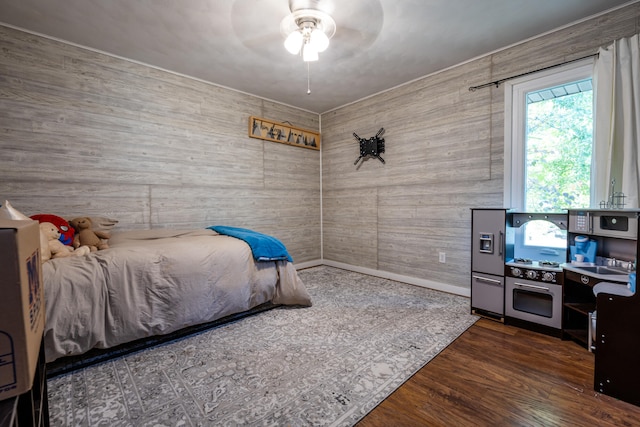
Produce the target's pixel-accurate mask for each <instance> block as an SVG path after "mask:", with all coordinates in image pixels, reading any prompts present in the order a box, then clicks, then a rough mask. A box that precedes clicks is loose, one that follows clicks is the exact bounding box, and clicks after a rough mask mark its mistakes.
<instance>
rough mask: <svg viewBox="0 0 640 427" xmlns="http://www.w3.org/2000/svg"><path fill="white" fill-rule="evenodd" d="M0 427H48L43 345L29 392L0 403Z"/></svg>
mask: <svg viewBox="0 0 640 427" xmlns="http://www.w3.org/2000/svg"><path fill="white" fill-rule="evenodd" d="M0 426H1V427H27V426H28V427H46V426H49V404H48V400H47V375H46V367H45V358H44V345H43V344H42V343H41V344H40V355H39V357H38V365H37V368H36V372H35V376H34V379H33V386H32V387H31V390H29V391H27V392H25V393H23V394H21V395H19V396H15V397H12V398H9V399H5V400H2V401H0Z"/></svg>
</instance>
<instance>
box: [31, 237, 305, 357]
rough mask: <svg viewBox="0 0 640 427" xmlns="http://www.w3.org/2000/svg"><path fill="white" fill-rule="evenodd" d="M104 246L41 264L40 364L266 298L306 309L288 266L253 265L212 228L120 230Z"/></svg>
mask: <svg viewBox="0 0 640 427" xmlns="http://www.w3.org/2000/svg"><path fill="white" fill-rule="evenodd" d="M109 244H110V248H109V249H106V250H103V251H98V252H95V253H92V254H90V255H87V256H83V257H77V258H75V257H72V258H62V259H54V260H51V261H49V262H46V263H45V264H44V265H43V278H44V284H45V299H46V314H47V318H46V327H45V332H44V334H45V335H44V341H45V353H46V359H47V362H51V361H53V360H55V359H57V358H59V357H62V356H70V355H77V354H82V353H84V352H86V351H88V350H90V349H92V348H94V347H96V348H109V347H113V346H116V345H119V344H122V343H126V342H130V341H133V340H136V339H139V338H146V337H149V336H154V335H162V334H167V333H170V332H174V331H176V330H178V329H182V328H185V327H187V326H193V325H197V324H200V323H206V322H210V321H213V320H217V319H220V318H222V317H225V316H228V315H231V314H235V313H240V312H243V311H246V310H249V309H251V308H253V307H256V306H258V305H260V304H263V303H265V302H269V301H271V302H273V303H274V304H287V305H304V306H308V305H311V300H310V297H309V294H308V293H307V291H306V289H305V287H304V284H303V283H302V281H301V280H300V278H299V277H298V275H297V273H296V270H295V268H294V267H293V265H292V264H291V263H289V262H286V261H277V262H259V263H258V262H255V261H254V260H253V257H252V254H251V250H250V248H249V246H248V245H247V244H246V243H244V242H243V241H241V240H238V239H235V238H233V237H228V236H223V235H219V234H217V233H216V232H214V231H212V230H207V229H205V230H188V231H179V230H144V231H133V232H123V233H120V234H116V235H114V236H113V237H112V239H111V240H110V241H109Z"/></svg>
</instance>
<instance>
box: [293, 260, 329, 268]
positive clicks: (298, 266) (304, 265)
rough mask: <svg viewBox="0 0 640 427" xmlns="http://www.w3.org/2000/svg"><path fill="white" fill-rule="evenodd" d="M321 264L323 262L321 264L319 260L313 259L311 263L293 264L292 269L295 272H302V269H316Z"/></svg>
mask: <svg viewBox="0 0 640 427" xmlns="http://www.w3.org/2000/svg"><path fill="white" fill-rule="evenodd" d="M323 264H324V262H322V260H321V259H314V260H313V261H305V262H299V263H296V264H293V267H294V268H295V269H296V270H302V269H303V268H310V267H317V266H319V265H323Z"/></svg>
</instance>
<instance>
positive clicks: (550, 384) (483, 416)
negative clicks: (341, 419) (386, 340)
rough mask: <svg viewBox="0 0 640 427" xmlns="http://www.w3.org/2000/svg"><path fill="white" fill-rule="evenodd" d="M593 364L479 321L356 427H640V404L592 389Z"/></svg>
mask: <svg viewBox="0 0 640 427" xmlns="http://www.w3.org/2000/svg"><path fill="white" fill-rule="evenodd" d="M638 362H639V363H640V361H638ZM593 364H594V355H593V353H589V352H588V351H587V350H586V349H585V348H583V347H581V346H580V345H578V344H576V343H574V342H572V341H562V340H560V339H559V338H554V337H550V336H546V335H542V334H538V333H535V332H530V331H527V330H524V329H520V328H515V327H512V326H506V325H503V324H501V323H498V322H494V321H492V320H487V319H481V320H479V321H478V322H477V323H476V324H475V325H473V326H472V327H471V328H469V329H468V330H467V331H466V332H465V333H464V334H462V335H461V336H460V337H459V338H458V339H457V340H456V341H454V342H453V343H452V344H451V345H449V347H447V348H446V349H445V350H443V351H442V352H441V353H440V354H439V355H438V356H436V357H435V358H434V359H433V360H432V361H431V362H429V363H428V364H427V365H426V366H425V367H423V368H422V369H421V370H420V371H419V372H418V373H416V374H415V375H414V376H413V377H412V378H411V379H409V381H407V382H406V383H405V384H404V385H403V386H402V387H400V388H399V389H398V390H396V391H395V392H394V393H393V394H392V395H391V396H389V398H387V399H386V400H385V401H384V402H382V403H381V404H380V405H378V407H376V408H375V409H374V410H373V411H372V412H371V413H369V414H368V415H367V416H366V417H365V418H364V419H362V420H361V421H360V422H359V423H358V424H357V426H358V427H373V426H385V427H386V426H545V427H547V426H640V407H637V406H634V405H631V404H628V403H626V402H622V401H620V400H617V399H614V398H612V397H609V396H606V395H603V394H600V393H597V392H595V391H594V389H593ZM639 392H640V385H639Z"/></svg>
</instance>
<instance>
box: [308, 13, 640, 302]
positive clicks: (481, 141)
mask: <svg viewBox="0 0 640 427" xmlns="http://www.w3.org/2000/svg"><path fill="white" fill-rule="evenodd" d="M638 32H640V4H639V3H635V4H632V5H630V6H627V7H626V8H624V9H619V10H617V11H614V12H611V13H609V14H607V15H603V16H600V17H597V18H594V19H592V20H589V21H585V22H582V23H579V24H576V25H574V26H572V27H569V28H565V29H562V30H559V31H557V32H554V33H551V34H547V35H544V36H541V37H539V38H536V39H532V40H529V41H527V42H525V43H522V44H520V45H517V46H513V47H511V48H509V49H506V50H503V51H500V52H497V53H495V54H492V55H490V56H486V57H483V58H480V59H477V60H474V61H472V62H469V63H466V64H462V65H459V66H457V67H454V68H452V69H449V70H446V71H443V72H441V73H438V74H435V75H432V76H427V77H425V78H423V79H421V80H418V81H415V82H412V83H410V84H407V85H404V86H401V87H398V88H396V89H393V90H390V91H387V92H384V93H381V94H378V95H376V96H373V97H370V98H368V99H365V100H362V101H360V102H357V103H355V104H351V105H348V106H345V107H343V108H340V109H337V110H334V111H330V112H328V113H324V114H322V116H321V118H322V135H323V143H324V145H323V151H322V176H323V187H322V188H323V191H322V196H323V224H324V227H323V241H324V253H323V255H324V259H325V260H328V261H336V262H340V263H345V264H349V265H351V266H356V267H361V268H365V269H369V270H377V271H379V272H381V274H382V275H384V274H385V273H386V272H389V273H393V274H395V275H401V276H408V277H410V278H418V279H421V280H426V281H432V282H438V283H444V284H448V285H453V286H456V287H460V289H467V290H468V288H469V272H470V265H471V257H470V240H471V236H470V232H471V224H470V220H471V212H470V209H471V208H473V207H503V172H504V166H503V154H504V88H503V86H501V87H499V88H495V87H492V88H487V89H481V90H478V91H476V92H469V90H468V88H469V87H470V86H475V85H480V84H483V83H487V82H490V81H494V80H497V79H501V78H506V77H509V76H513V75H517V74H520V73H525V72H529V71H533V70H538V69H541V68H543V67H546V66H550V65H555V64H558V63H562V62H564V61H568V60H571V59H576V58H580V57H582V56H586V55H590V54H593V53H596V52H597V49H598V47H600V46H606V45H609V44H610V43H611V42H612V41H613V40H615V39H618V38H621V37H628V36H631V35H633V34H636V33H638ZM380 127H384V128H385V129H386V133H385V135H384V137H385V140H386V152H385V153H384V154H383V155H382V157H383V158H384V159H385V160H386V164H382V163H380V162H379V161H378V160H377V159H375V158H371V159H369V160H367V161H365V162H364V163H363V164H361V165H359V166H357V167H356V166H354V164H353V162H354V161H355V160H356V158H357V157H358V155H359V145H358V143H357V141H356V140H355V139H354V138H353V136H352V133H353V132H356V133H357V134H358V135H359V136H361V137H367V138H368V137H370V136H373V135H375V134H376V132H377V131H378V129H379V128H380ZM439 252H445V253H446V263H445V264H442V263H440V262H439V260H438V255H439ZM461 293H464V291H461Z"/></svg>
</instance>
